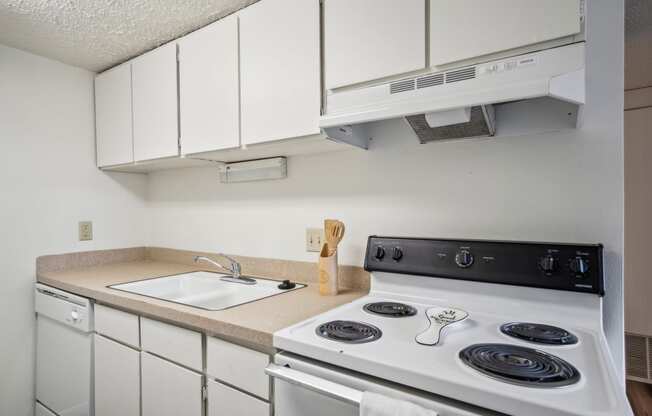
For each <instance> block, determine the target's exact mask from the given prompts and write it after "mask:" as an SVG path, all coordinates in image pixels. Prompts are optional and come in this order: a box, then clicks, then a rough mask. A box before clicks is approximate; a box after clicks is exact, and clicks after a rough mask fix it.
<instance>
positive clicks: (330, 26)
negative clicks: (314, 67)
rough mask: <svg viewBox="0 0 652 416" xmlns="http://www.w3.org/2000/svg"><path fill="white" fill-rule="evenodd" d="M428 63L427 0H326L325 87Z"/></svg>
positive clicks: (410, 68) (378, 76)
mask: <svg viewBox="0 0 652 416" xmlns="http://www.w3.org/2000/svg"><path fill="white" fill-rule="evenodd" d="M425 66H426V3H425V2H424V1H423V0H401V1H396V0H355V1H351V0H324V72H325V74H324V78H325V86H326V88H327V89H333V88H337V87H342V86H345V85H351V84H356V83H359V82H364V81H370V80H374V79H378V78H383V77H387V76H391V75H397V74H401V73H404V72H408V71H414V70H418V69H422V68H425Z"/></svg>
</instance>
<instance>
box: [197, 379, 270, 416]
mask: <svg viewBox="0 0 652 416" xmlns="http://www.w3.org/2000/svg"><path fill="white" fill-rule="evenodd" d="M206 386H207V390H208V413H207V416H227V415H228V416H269V403H267V402H264V401H262V400H259V399H256V398H255V397H252V396H249V395H248V394H245V393H242V392H240V391H238V390H236V389H233V388H231V387H228V386H225V385H224V384H221V383H218V382H216V381H213V380H208V381H207V382H206Z"/></svg>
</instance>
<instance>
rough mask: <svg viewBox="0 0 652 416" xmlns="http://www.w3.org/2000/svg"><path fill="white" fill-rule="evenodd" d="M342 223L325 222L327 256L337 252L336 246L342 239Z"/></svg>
mask: <svg viewBox="0 0 652 416" xmlns="http://www.w3.org/2000/svg"><path fill="white" fill-rule="evenodd" d="M344 231H345V227H344V223H343V222H342V221H339V220H325V221H324V234H325V236H326V242H327V243H328V254H329V255H332V254H333V253H335V250H337V245H338V244H339V243H340V241H342V238H343V237H344Z"/></svg>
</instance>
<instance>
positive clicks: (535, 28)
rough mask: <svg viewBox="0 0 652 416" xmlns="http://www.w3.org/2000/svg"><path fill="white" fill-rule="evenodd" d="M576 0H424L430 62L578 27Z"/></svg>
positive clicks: (574, 31) (488, 51)
mask: <svg viewBox="0 0 652 416" xmlns="http://www.w3.org/2000/svg"><path fill="white" fill-rule="evenodd" d="M580 30H581V28H580V0H545V1H542V0H483V1H477V0H430V65H432V66H438V65H442V64H446V63H450V62H455V61H460V60H464V59H469V58H474V57H478V56H482V55H487V54H491V53H495V52H499V51H504V50H508V49H513V48H518V47H521V46H527V45H531V44H535V43H540V42H545V41H548V40H552V39H557V38H561V37H565V36H570V35H574V34H577V33H579V32H580Z"/></svg>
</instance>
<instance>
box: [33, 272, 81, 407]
mask: <svg viewBox="0 0 652 416" xmlns="http://www.w3.org/2000/svg"><path fill="white" fill-rule="evenodd" d="M35 292H36V294H35V296H36V299H35V310H36V414H37V415H47V416H51V415H56V416H89V415H92V414H93V411H92V409H93V407H92V397H91V391H92V389H91V383H92V371H93V369H92V358H93V357H92V346H93V342H92V341H93V338H92V330H93V327H92V322H91V317H92V316H93V314H92V305H91V303H90V301H89V300H88V299H86V298H83V297H80V296H76V295H73V294H71V293H68V292H64V291H63V290H59V289H55V288H53V287H50V286H46V285H43V284H40V283H37V284H36V290H35Z"/></svg>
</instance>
